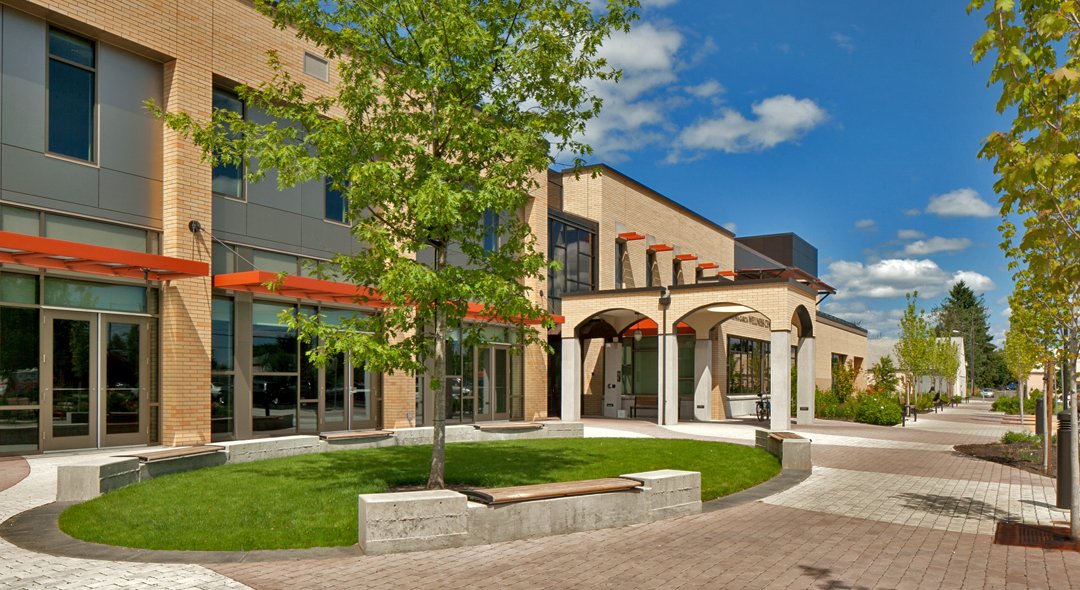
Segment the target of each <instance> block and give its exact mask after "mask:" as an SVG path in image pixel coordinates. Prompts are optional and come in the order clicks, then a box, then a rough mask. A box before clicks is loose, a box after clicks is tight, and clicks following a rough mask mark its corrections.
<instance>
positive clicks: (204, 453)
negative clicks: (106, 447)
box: [117, 445, 228, 481]
mask: <svg viewBox="0 0 1080 590" xmlns="http://www.w3.org/2000/svg"><path fill="white" fill-rule="evenodd" d="M117 457H131V458H133V459H137V460H138V461H139V481H146V480H149V479H154V478H155V477H161V476H162V475H168V474H170V473H180V472H181V471H191V470H193V469H202V468H203V467H214V466H216V465H224V464H225V462H226V461H227V459H228V456H227V455H226V454H225V448H224V447H220V446H217V445H196V446H193V447H182V448H178V449H164V450H161V451H143V452H133V453H127V454H124V455H117Z"/></svg>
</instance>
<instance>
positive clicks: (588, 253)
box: [0, 0, 865, 454]
mask: <svg viewBox="0 0 1080 590" xmlns="http://www.w3.org/2000/svg"><path fill="white" fill-rule="evenodd" d="M267 50H275V51H277V52H278V54H279V56H280V59H281V61H282V63H283V64H284V66H285V67H286V68H287V69H288V70H289V71H290V73H292V75H294V76H296V77H297V78H300V79H302V80H303V81H304V82H305V83H306V84H307V85H308V86H309V87H310V88H312V89H313V90H314V91H316V92H330V91H331V90H332V89H333V87H334V85H335V84H336V82H337V75H336V71H335V68H334V64H333V63H332V62H328V61H327V60H325V59H324V58H323V57H322V55H321V54H320V52H319V51H318V49H317V48H316V47H313V46H310V45H307V44H305V43H303V42H300V41H298V40H297V39H295V38H294V37H293V36H292V35H291V34H289V33H288V32H287V31H281V30H277V29H274V28H273V27H272V26H271V25H270V23H269V21H268V20H266V19H265V18H264V17H262V16H261V15H259V14H258V13H257V12H256V11H255V10H254V9H253V8H252V6H251V5H250V4H249V3H247V2H245V1H243V0H188V1H185V2H177V1H171V0H157V1H154V0H149V1H145V2H134V3H133V2H120V1H117V0H80V1H72V0H52V1H49V0H34V1H20V0H2V1H0V66H2V67H0V70H2V72H0V73H2V81H0V454H8V453H28V452H40V451H45V450H52V449H66V448H94V447H109V446H118V445H132V444H159V443H160V444H166V445H185V444H195V443H203V442H210V441H213V440H225V439H232V438H249V437H259V436H276V435H284V434H294V433H314V432H324V431H330V430H347V429H365V428H375V427H384V428H402V427H410V426H423V425H425V424H429V423H430V417H431V411H430V408H431V404H432V403H433V401H432V400H433V395H432V392H431V391H430V390H429V388H427V387H426V380H425V378H424V377H423V376H422V375H421V376H413V375H403V374H396V375H379V374H373V373H372V372H370V371H367V370H365V367H364V362H363V359H362V358H353V357H352V355H342V356H341V357H340V358H336V359H333V360H332V361H331V362H330V363H328V364H327V366H325V367H316V366H314V365H311V364H310V363H309V362H307V360H306V356H305V355H304V345H303V344H302V343H300V342H298V340H297V338H296V335H295V334H293V333H291V332H289V331H288V330H287V329H286V328H285V327H283V326H281V325H279V323H278V320H277V317H278V315H279V314H280V313H281V312H282V311H287V310H295V311H297V312H301V313H322V314H324V315H325V316H326V317H328V318H330V319H334V318H340V317H346V316H349V315H351V314H354V313H377V311H378V310H377V309H371V308H365V307H363V306H358V305H352V304H350V294H351V293H353V292H354V291H353V290H352V287H351V286H350V285H343V284H340V283H333V282H329V281H320V280H317V279H314V278H311V277H305V276H303V275H304V268H305V264H304V263H305V261H307V260H327V259H329V258H331V257H332V256H333V255H334V254H335V253H337V252H350V251H352V250H353V249H354V248H357V247H358V246H357V245H356V244H355V243H354V241H353V239H352V237H351V234H350V232H349V227H348V225H347V224H346V223H345V222H344V212H343V208H342V204H341V197H340V195H338V194H336V193H334V192H333V191H331V190H328V188H327V186H326V184H325V183H307V184H304V185H301V186H297V187H294V188H291V189H287V190H283V191H279V190H277V188H276V179H275V178H273V175H270V176H269V177H268V178H267V179H266V180H265V181H264V182H260V183H257V184H249V183H247V182H245V181H244V179H243V171H242V170H241V169H239V168H238V167H229V166H219V167H216V168H211V166H209V165H208V164H206V163H204V162H203V161H202V157H201V153H200V151H199V150H198V149H197V148H195V147H194V146H193V145H192V144H191V143H190V142H188V141H186V140H184V139H183V138H181V137H179V136H178V135H177V134H175V133H173V132H171V131H169V130H168V129H165V128H164V127H163V125H162V124H161V123H160V122H159V121H157V120H155V119H154V118H153V117H152V116H150V114H149V113H148V112H147V110H146V109H145V107H144V103H145V101H146V100H148V99H149V100H153V101H154V102H155V103H157V104H160V105H163V106H164V107H165V108H166V109H168V110H170V111H183V112H187V113H191V114H192V115H194V116H196V117H203V118H205V117H208V116H209V114H210V112H211V110H212V109H213V108H226V109H232V110H236V111H238V112H240V113H242V115H243V116H244V117H246V118H250V119H253V120H265V117H266V115H265V114H264V113H261V112H258V111H257V110H256V109H252V108H249V107H247V106H246V105H244V104H243V103H242V102H241V101H240V100H239V99H238V98H237V97H236V95H235V94H234V93H233V89H235V88H236V87H237V86H238V85H254V84H257V83H259V82H261V81H263V80H264V79H266V78H267V77H268V75H269V73H270V71H269V69H268V68H267V66H266V64H265V59H266V54H265V52H266V51H267ZM592 172H597V174H595V175H593V174H592ZM541 179H542V180H543V182H542V183H541V188H540V189H539V190H538V191H536V194H534V195H533V199H532V202H531V204H530V206H529V207H528V208H527V209H526V210H525V211H522V212H520V214H521V215H523V216H524V217H525V218H526V219H527V220H528V221H529V223H530V224H531V225H532V227H533V229H534V231H535V233H536V234H537V237H538V238H539V247H541V248H545V249H547V250H548V251H549V253H550V254H551V255H552V256H553V257H556V258H560V260H561V261H562V262H564V271H563V272H562V273H561V274H560V275H558V276H554V277H552V278H551V280H550V281H549V284H548V285H542V284H539V285H533V287H534V293H535V294H536V296H537V297H538V298H544V301H545V302H546V303H547V304H548V305H549V307H550V308H551V309H552V310H553V312H554V313H557V314H561V315H564V316H565V318H566V323H564V324H563V325H562V326H561V329H560V331H559V332H558V333H556V334H552V335H551V339H550V341H551V342H552V343H553V344H555V345H556V347H557V348H559V355H557V356H555V357H551V356H548V355H546V354H544V352H543V351H542V350H540V349H539V348H535V349H530V350H526V351H524V352H523V354H517V353H516V348H517V347H516V345H515V343H514V338H513V331H512V330H507V329H506V327H505V326H494V325H493V326H488V328H489V340H490V342H489V344H487V345H485V346H475V347H463V346H461V345H460V343H459V340H454V342H452V347H456V348H454V350H455V355H454V356H453V358H452V362H453V363H454V366H453V367H451V372H450V373H449V374H450V376H451V378H450V379H449V380H448V381H449V382H448V393H449V394H450V398H451V402H450V406H449V408H448V409H449V416H450V420H451V421H459V422H473V421H482V420H535V419H542V418H546V417H548V416H549V414H561V415H562V417H563V419H572V418H575V417H577V416H579V415H581V414H586V415H615V416H618V415H619V413H620V411H622V412H624V413H625V412H628V413H632V414H634V415H635V416H638V415H639V410H640V416H642V417H645V416H649V417H650V418H651V417H652V416H654V415H655V416H657V417H659V418H661V419H662V420H663V421H665V422H670V421H673V420H677V419H716V418H723V417H726V416H729V415H732V414H739V413H745V412H746V411H747V410H746V407H747V402H748V401H749V402H750V403H752V401H751V400H752V399H754V398H755V397H756V395H755V393H756V391H760V390H763V388H766V387H769V388H771V390H772V391H773V392H776V391H777V390H778V389H784V390H785V391H786V390H787V388H788V382H789V380H790V374H789V373H788V371H786V370H784V371H775V370H774V371H772V372H771V373H769V372H768V371H767V369H768V368H769V367H770V366H771V367H778V366H781V365H783V366H787V365H788V364H790V363H791V361H790V358H791V355H789V354H788V351H789V348H791V349H792V350H794V351H795V352H793V353H792V354H795V355H797V359H798V362H797V364H798V365H799V367H800V369H804V370H801V371H800V375H815V379H816V381H817V384H818V385H819V386H821V385H823V384H824V383H826V382H827V381H828V372H827V369H825V372H824V373H823V372H822V371H823V368H822V367H823V365H825V364H826V363H824V362H823V361H822V360H821V359H822V358H823V357H822V355H827V354H843V355H846V356H847V357H848V358H851V359H855V358H862V357H864V356H865V333H864V332H861V331H860V330H858V329H857V327H853V326H849V325H848V326H845V324H844V323H843V322H842V321H838V322H833V323H830V322H828V321H822V320H821V319H820V316H818V315H817V313H816V311H815V310H816V300H817V297H818V296H819V295H818V294H819V292H821V290H822V289H825V287H824V286H823V285H822V284H821V283H820V281H818V280H817V279H816V278H815V277H814V276H813V275H814V274H816V268H815V269H813V270H812V272H805V271H810V270H811V269H807V268H802V269H801V270H798V268H799V264H793V263H791V262H790V261H779V262H777V261H775V260H773V259H771V258H769V256H770V255H771V254H769V253H768V252H760V255H761V256H762V258H761V259H762V260H765V259H768V260H770V262H769V263H768V264H766V265H758V266H755V267H754V269H753V270H755V271H756V274H753V275H748V274H745V273H742V272H741V268H740V265H739V254H738V252H739V251H740V248H742V249H743V250H746V251H750V252H758V250H755V247H756V248H759V249H760V248H761V246H760V245H757V246H754V245H750V246H747V245H745V244H743V245H740V242H739V241H738V240H736V239H735V237H734V236H733V235H732V234H731V233H730V232H727V231H726V230H724V229H722V228H720V227H718V226H717V225H716V224H714V223H713V222H711V221H709V220H707V219H704V218H702V217H700V216H699V215H696V214H694V213H693V212H691V211H689V210H687V209H685V208H684V207H681V206H680V205H678V204H677V203H675V202H673V201H671V200H669V199H667V198H665V197H663V196H661V195H659V194H658V193H655V192H654V191H652V190H650V189H648V188H646V187H643V186H641V185H640V184H639V183H637V182H635V181H633V180H632V179H630V178H628V177H626V176H624V175H622V174H620V173H618V172H616V171H614V170H612V169H610V168H606V167H598V168H596V169H594V170H590V171H586V172H585V173H583V174H582V175H580V176H575V175H574V174H572V173H559V172H546V173H545V172H541ZM775 241H776V240H773V242H775ZM781 241H783V240H781ZM773 242H769V243H773ZM793 252H794V251H793ZM815 256H816V254H815ZM571 259H572V261H573V262H572V263H570V260H571ZM815 265H816V257H815ZM283 271H284V272H287V273H289V274H290V275H291V276H290V277H289V278H288V279H286V285H285V287H286V289H284V290H282V291H280V292H278V293H269V292H267V291H266V289H265V288H263V287H262V284H263V283H264V282H265V281H266V280H267V279H268V278H269V277H271V276H273V274H274V273H279V272H283ZM662 295H663V298H670V302H669V303H661V300H662ZM716 309H720V311H716ZM710 310H712V311H710ZM650 322H651V323H650ZM834 324H836V325H834ZM605 326H606V327H605ZM793 326H794V327H796V330H795V331H792V327H793ZM834 332H835V334H836V337H835V338H833V337H830V336H827V334H832V333H834ZM637 335H640V336H639V337H637V340H635V337H636V336H637ZM812 337H814V338H812ZM815 341H816V343H817V344H816V345H815V344H814V342H815ZM830 341H832V342H835V346H834V345H833V344H831V343H830V344H826V343H827V342H830ZM631 342H632V343H634V344H630V343H631ZM764 343H767V344H769V345H770V346H771V352H768V353H767V352H766V347H765V346H764ZM649 344H652V347H651V348H649V346H648V345H649ZM815 346H816V348H815ZM860 347H861V348H860ZM815 350H816V352H815ZM575 351H581V352H583V353H584V356H583V357H582V358H583V361H582V362H581V363H580V366H579V367H578V369H576V370H572V367H575V366H578V364H574V363H571V364H570V365H568V364H567V363H565V362H561V359H563V358H567V357H568V355H572V354H573V353H574V352H575ZM659 359H665V361H666V362H665V363H661V362H660V360H659ZM650 360H651V361H653V362H652V365H651V366H652V369H653V373H655V374H656V375H660V376H661V377H654V381H656V385H655V386H652V385H648V384H647V381H648V379H649V371H646V370H645V368H644V367H646V365H648V362H649V361H650ZM815 366H816V368H814V367H815ZM624 368H625V369H624ZM608 370H610V371H611V373H610V374H605V371H608ZM624 370H629V371H630V372H631V373H630V376H631V377H633V376H635V375H636V376H637V377H638V380H637V382H636V383H637V385H640V386H641V387H642V388H644V389H634V388H631V389H625V387H626V386H625V385H624V383H625V381H623V380H622V379H621V377H622V375H621V373H622V371H624ZM634 371H637V373H636V374H635V373H634ZM798 382H799V391H800V396H801V397H800V400H801V401H800V404H799V405H800V406H803V405H804V404H803V402H804V401H805V399H804V398H805V397H806V396H807V395H809V393H808V392H812V387H813V385H814V383H813V381H811V380H809V379H803V378H799V379H798ZM568 384H569V387H568ZM635 387H636V385H635ZM650 388H651V389H654V390H655V391H653V392H651V395H652V398H653V400H655V401H653V402H652V404H651V407H650V403H649V396H650V391H647V390H649V389H650ZM572 392H576V393H572ZM667 392H671V393H670V394H669V393H667ZM674 392H679V393H678V394H676V393H674ZM683 392H690V393H688V394H684V393H683ZM613 393H614V396H613V395H612V394H613ZM624 394H625V395H624ZM810 397H811V398H812V396H810ZM616 398H617V399H616ZM609 404H611V405H609ZM782 413H783V412H778V414H782ZM781 418H783V416H781ZM777 424H780V423H779V422H778V423H777Z"/></svg>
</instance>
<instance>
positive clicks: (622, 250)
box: [615, 242, 626, 289]
mask: <svg viewBox="0 0 1080 590" xmlns="http://www.w3.org/2000/svg"><path fill="white" fill-rule="evenodd" d="M624 258H626V242H615V288H616V289H622V288H623V259H624Z"/></svg>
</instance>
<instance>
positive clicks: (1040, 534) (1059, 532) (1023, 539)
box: [994, 522, 1080, 551]
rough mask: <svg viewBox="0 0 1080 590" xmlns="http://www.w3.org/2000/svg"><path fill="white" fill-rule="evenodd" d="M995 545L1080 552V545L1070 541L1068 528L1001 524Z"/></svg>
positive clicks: (998, 525) (998, 527)
mask: <svg viewBox="0 0 1080 590" xmlns="http://www.w3.org/2000/svg"><path fill="white" fill-rule="evenodd" d="M994 544H995V545H1013V546H1016V547H1038V548H1041V549H1059V550H1062V551H1080V543H1077V542H1075V541H1071V540H1070V539H1069V528H1068V527H1052V526H1043V525H1036V524H1022V523H1019V522H999V523H998V524H997V531H996V532H995V533H994Z"/></svg>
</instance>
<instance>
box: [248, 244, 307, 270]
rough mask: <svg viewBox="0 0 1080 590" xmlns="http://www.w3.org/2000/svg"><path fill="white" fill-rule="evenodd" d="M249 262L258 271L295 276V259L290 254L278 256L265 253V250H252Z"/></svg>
mask: <svg viewBox="0 0 1080 590" xmlns="http://www.w3.org/2000/svg"><path fill="white" fill-rule="evenodd" d="M251 262H252V263H253V264H254V265H255V268H256V269H258V270H265V271H267V272H272V273H279V272H283V273H287V274H291V275H294V274H296V266H297V262H296V257H295V256H293V255H291V254H279V253H277V252H267V251H266V250H252V251H251Z"/></svg>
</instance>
